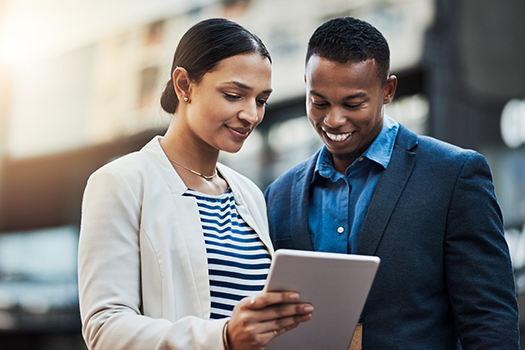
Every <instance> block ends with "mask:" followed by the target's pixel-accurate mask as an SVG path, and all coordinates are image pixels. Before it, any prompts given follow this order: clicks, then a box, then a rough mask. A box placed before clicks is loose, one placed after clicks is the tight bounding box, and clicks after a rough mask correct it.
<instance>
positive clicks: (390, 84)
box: [383, 75, 397, 104]
mask: <svg viewBox="0 0 525 350" xmlns="http://www.w3.org/2000/svg"><path fill="white" fill-rule="evenodd" d="M396 88H397V77H396V76H395V75H391V76H389V77H388V79H387V80H386V83H385V88H384V92H385V94H384V96H383V104H388V103H390V101H392V99H393V98H394V95H395V94H396Z"/></svg>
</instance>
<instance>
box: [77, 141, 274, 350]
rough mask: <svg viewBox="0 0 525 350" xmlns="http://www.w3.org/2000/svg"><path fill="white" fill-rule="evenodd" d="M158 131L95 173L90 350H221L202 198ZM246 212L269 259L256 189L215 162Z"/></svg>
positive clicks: (85, 229)
mask: <svg viewBox="0 0 525 350" xmlns="http://www.w3.org/2000/svg"><path fill="white" fill-rule="evenodd" d="M160 140H161V137H160V136H158V137H155V138H154V139H153V140H151V141H150V142H149V143H148V144H147V145H146V146H144V148H143V149H141V150H140V151H139V152H135V153H131V154H129V155H126V156H124V157H122V158H119V159H117V160H115V161H113V162H111V163H109V164H107V165H105V166H103V167H102V168H100V169H99V170H97V171H96V172H95V173H93V174H92V175H91V177H90V178H89V180H88V184H87V187H86V190H85V193H84V198H83V204H82V223H81V232H80V241H79V255H78V271H79V299H80V314H81V319H82V333H83V336H84V339H85V340H86V343H87V345H88V347H89V348H90V349H92V350H119V349H122V350H124V349H125V350H148V349H157V350H161V349H162V350H163V349H170V350H172V349H181V350H191V349H210V350H212V349H213V350H217V349H222V348H223V345H222V328H223V325H224V323H225V322H226V319H222V320H210V319H209V318H210V303H211V302H210V287H209V276H208V264H207V257H206V248H205V245H204V239H203V233H202V227H201V223H200V218H199V212H198V208H197V204H196V202H195V199H194V198H191V197H183V196H182V194H183V193H184V191H185V190H186V185H185V184H184V183H183V181H182V180H181V178H180V177H179V176H178V174H177V172H176V171H175V170H174V169H173V167H172V165H171V164H170V162H169V160H168V159H167V157H166V155H165V154H164V152H163V150H162V148H161V147H160V144H159V141H160ZM217 167H218V169H219V172H220V173H221V174H222V176H223V177H224V178H225V179H226V181H227V182H228V184H229V186H230V188H231V190H232V192H233V195H234V197H235V202H236V205H237V209H238V212H239V214H240V215H241V217H242V218H243V219H244V220H245V221H246V223H247V224H248V225H250V226H251V227H252V228H253V229H254V230H255V232H256V233H257V234H258V235H259V237H260V239H261V241H262V242H263V243H264V244H265V245H266V247H267V248H268V251H269V252H270V254H272V256H273V248H272V245H271V241H270V237H269V234H268V224H267V218H266V205H265V201H264V197H263V195H262V193H261V191H260V190H259V188H258V187H257V186H256V185H255V184H254V183H253V182H251V181H250V180H248V179H247V178H246V177H244V176H242V175H240V174H238V173H237V172H235V171H233V170H232V169H230V168H228V167H226V166H224V165H222V164H217Z"/></svg>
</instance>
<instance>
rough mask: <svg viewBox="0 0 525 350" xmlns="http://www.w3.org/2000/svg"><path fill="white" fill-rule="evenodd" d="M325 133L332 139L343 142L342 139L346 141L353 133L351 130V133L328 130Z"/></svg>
mask: <svg viewBox="0 0 525 350" xmlns="http://www.w3.org/2000/svg"><path fill="white" fill-rule="evenodd" d="M325 134H326V136H328V138H329V139H330V140H332V141H336V142H341V141H344V140H346V139H347V138H348V137H349V136H350V135H352V133H351V132H349V133H346V134H331V133H329V132H326V131H325Z"/></svg>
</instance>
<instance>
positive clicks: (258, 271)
mask: <svg viewBox="0 0 525 350" xmlns="http://www.w3.org/2000/svg"><path fill="white" fill-rule="evenodd" d="M184 196H189V197H194V198H195V199H196V200H197V205H198V207H199V214H200V218H201V224H202V230H203V232H204V241H205V243H206V252H207V256H208V269H209V276H210V290H211V316H210V318H212V319H218V318H224V317H230V316H231V314H232V311H233V307H234V306H235V305H236V304H237V303H238V302H239V300H241V299H242V298H244V297H246V296H250V295H253V294H256V293H257V292H259V291H261V290H262V289H263V287H264V284H265V282H266V277H267V275H268V270H269V268H270V262H271V257H270V254H269V253H268V250H267V249H266V247H265V246H264V244H263V243H262V242H261V240H260V239H259V237H258V236H257V234H256V233H255V231H254V230H253V229H252V228H251V227H250V226H248V225H247V224H246V223H245V222H244V220H243V219H242V218H241V217H240V216H239V215H238V213H237V207H236V206H235V199H234V197H233V193H232V191H231V189H229V188H228V190H227V191H226V192H225V193H223V194H222V195H219V196H212V195H207V194H203V193H200V192H197V191H193V190H190V189H188V190H186V192H185V193H184Z"/></svg>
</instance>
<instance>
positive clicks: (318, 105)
mask: <svg viewBox="0 0 525 350" xmlns="http://www.w3.org/2000/svg"><path fill="white" fill-rule="evenodd" d="M312 104H313V105H314V106H316V107H326V106H328V103H326V102H315V101H312Z"/></svg>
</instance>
